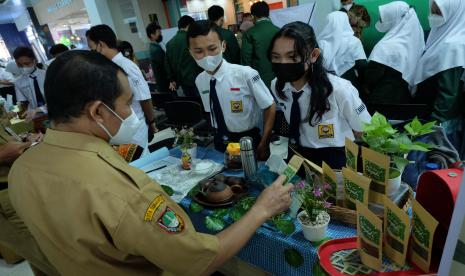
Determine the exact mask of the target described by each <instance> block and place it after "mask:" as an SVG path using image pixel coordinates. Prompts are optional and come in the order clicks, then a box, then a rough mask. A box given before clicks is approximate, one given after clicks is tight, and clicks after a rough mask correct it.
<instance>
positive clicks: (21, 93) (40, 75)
mask: <svg viewBox="0 0 465 276" xmlns="http://www.w3.org/2000/svg"><path fill="white" fill-rule="evenodd" d="M31 76H35V77H36V78H37V83H38V84H39V88H40V93H41V94H42V97H43V98H44V100H45V93H44V82H45V70H42V69H39V68H37V69H36V70H35V71H34V72H33V73H32V74H30V75H21V76H20V77H19V78H18V79H16V81H15V91H16V100H17V101H18V102H26V101H27V102H29V106H28V110H32V109H36V108H37V107H39V106H38V105H37V99H36V94H35V90H34V80H33V79H32V78H31ZM42 111H43V112H44V113H46V112H45V111H46V109H43V110H42Z"/></svg>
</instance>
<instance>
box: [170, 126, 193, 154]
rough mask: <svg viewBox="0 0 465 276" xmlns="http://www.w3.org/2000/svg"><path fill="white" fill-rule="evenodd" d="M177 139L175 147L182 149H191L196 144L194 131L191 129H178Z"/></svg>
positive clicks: (176, 131)
mask: <svg viewBox="0 0 465 276" xmlns="http://www.w3.org/2000/svg"><path fill="white" fill-rule="evenodd" d="M175 133H176V139H175V140H174V146H179V147H181V149H189V148H191V147H192V144H193V143H194V136H195V134H194V129H193V128H191V127H190V128H189V127H182V128H181V129H176V130H175Z"/></svg>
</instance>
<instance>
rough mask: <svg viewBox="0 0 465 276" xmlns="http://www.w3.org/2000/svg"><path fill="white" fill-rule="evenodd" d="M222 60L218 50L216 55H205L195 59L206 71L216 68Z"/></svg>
mask: <svg viewBox="0 0 465 276" xmlns="http://www.w3.org/2000/svg"><path fill="white" fill-rule="evenodd" d="M222 61H223V53H222V52H220V53H219V54H218V55H216V56H206V57H204V58H202V59H196V60H195V62H197V65H199V66H200V67H201V68H202V69H203V70H205V71H207V72H213V71H215V70H216V68H218V66H219V65H220V63H221V62H222Z"/></svg>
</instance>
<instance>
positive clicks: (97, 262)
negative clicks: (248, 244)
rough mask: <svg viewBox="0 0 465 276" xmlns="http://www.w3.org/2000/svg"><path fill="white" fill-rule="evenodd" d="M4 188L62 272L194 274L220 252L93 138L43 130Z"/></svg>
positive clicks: (182, 214) (157, 187) (138, 173)
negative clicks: (41, 139) (41, 136)
mask: <svg viewBox="0 0 465 276" xmlns="http://www.w3.org/2000/svg"><path fill="white" fill-rule="evenodd" d="M9 183H10V187H9V189H10V198H11V201H12V204H13V206H14V207H15V209H16V210H17V212H18V214H19V215H20V216H21V217H22V218H23V219H24V221H25V223H26V225H27V226H28V227H29V229H30V230H31V232H32V234H33V235H34V237H35V238H36V240H37V242H38V243H39V245H40V247H41V249H42V250H43V252H44V253H45V255H46V256H47V257H48V258H49V260H50V261H51V263H52V264H53V265H54V266H55V267H56V268H57V270H58V271H59V272H60V273H61V274H63V275H173V274H174V275H199V274H200V273H202V272H203V271H204V270H205V269H206V268H207V267H208V265H209V264H210V263H211V262H212V261H213V260H214V259H215V257H216V255H217V252H218V250H219V242H218V239H217V238H216V237H215V236H211V235H207V234H201V233H197V232H196V231H195V229H194V227H193V225H192V223H191V221H190V220H189V217H188V216H187V215H186V213H185V212H184V211H183V210H182V209H181V207H180V206H178V205H177V204H176V203H175V202H174V201H172V200H171V199H170V197H169V196H168V195H167V194H166V193H165V192H164V191H163V189H162V188H161V187H160V185H158V184H157V183H155V182H153V181H152V180H151V179H150V178H149V177H147V175H146V174H145V173H143V172H142V171H140V170H138V169H136V168H133V167H131V166H129V165H128V164H127V163H126V162H125V161H124V160H123V159H122V158H121V157H120V156H119V155H118V153H116V152H115V151H114V150H113V149H112V148H111V147H110V146H109V145H108V144H107V142H105V141H104V140H102V139H99V138H97V137H93V136H89V135H84V134H78V133H71V132H61V131H55V130H52V129H49V130H47V133H46V135H45V137H44V141H43V142H42V143H40V144H39V145H37V146H35V147H33V148H31V149H29V150H28V151H27V152H25V153H24V154H23V155H22V156H21V157H20V158H19V159H18V160H17V161H16V162H15V163H14V165H13V167H12V169H11V171H10V175H9Z"/></svg>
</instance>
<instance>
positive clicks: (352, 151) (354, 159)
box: [345, 137, 359, 172]
mask: <svg viewBox="0 0 465 276" xmlns="http://www.w3.org/2000/svg"><path fill="white" fill-rule="evenodd" d="M345 145H346V147H345V151H346V167H347V168H349V169H351V170H353V171H354V172H356V171H357V165H358V152H359V147H358V145H357V144H355V143H354V142H352V141H351V140H350V139H348V138H347V137H346V139H345Z"/></svg>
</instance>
